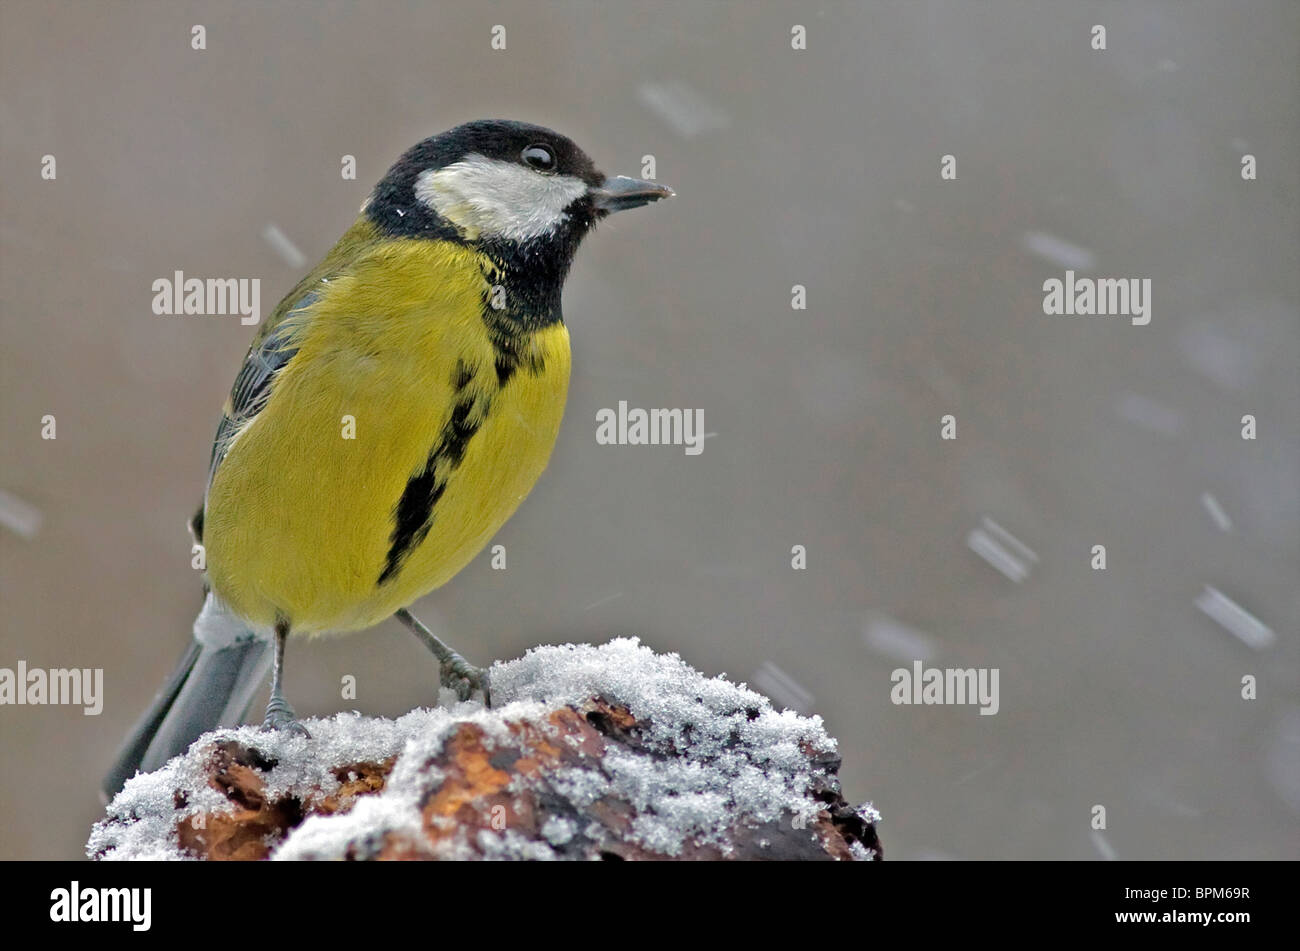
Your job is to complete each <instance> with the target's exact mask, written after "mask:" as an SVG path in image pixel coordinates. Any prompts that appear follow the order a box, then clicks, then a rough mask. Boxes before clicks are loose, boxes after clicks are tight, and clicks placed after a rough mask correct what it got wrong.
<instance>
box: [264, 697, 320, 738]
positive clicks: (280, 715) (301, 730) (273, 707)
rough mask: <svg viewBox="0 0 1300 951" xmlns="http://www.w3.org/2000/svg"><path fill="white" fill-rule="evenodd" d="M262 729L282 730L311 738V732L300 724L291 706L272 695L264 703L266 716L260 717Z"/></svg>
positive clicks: (269, 730)
mask: <svg viewBox="0 0 1300 951" xmlns="http://www.w3.org/2000/svg"><path fill="white" fill-rule="evenodd" d="M262 729H263V730H264V731H266V732H268V733H269V732H272V731H278V730H283V731H285V732H287V733H292V734H293V735H294V736H301V737H305V738H306V739H311V733H310V732H309V731H308V729H307V728H306V727H305V726H303V725H302V721H301V720H299V719H298V717H297V715H296V714H295V713H294V712H293V707H291V706H289V704H287V703H285V701H284V700H283V699H281V698H279V697H272V698H271V702H270V703H268V704H267V705H266V716H265V717H263V718H262Z"/></svg>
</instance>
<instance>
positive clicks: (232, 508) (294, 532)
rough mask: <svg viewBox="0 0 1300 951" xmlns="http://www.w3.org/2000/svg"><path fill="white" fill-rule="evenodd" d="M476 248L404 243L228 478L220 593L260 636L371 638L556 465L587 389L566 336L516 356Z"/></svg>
mask: <svg viewBox="0 0 1300 951" xmlns="http://www.w3.org/2000/svg"><path fill="white" fill-rule="evenodd" d="M484 265H485V262H484V261H483V260H482V259H481V258H480V257H479V256H478V255H477V254H475V253H474V252H473V251H471V250H468V249H465V248H461V247H457V246H454V245H450V244H446V243H441V242H431V241H395V242H388V243H385V244H382V245H379V246H377V247H375V248H374V249H372V250H370V251H368V252H366V254H365V256H364V257H362V258H361V259H360V260H358V261H357V262H356V264H355V266H354V267H352V268H350V269H349V271H348V273H347V274H346V275H345V276H343V277H340V278H337V279H333V280H331V282H330V284H329V285H328V286H327V287H326V288H325V289H324V291H323V293H322V294H321V296H320V298H319V299H318V300H317V301H316V302H315V303H313V304H312V305H311V307H310V308H308V309H307V310H306V311H305V312H304V313H302V314H301V315H297V314H295V315H292V316H291V317H290V318H289V320H300V321H301V322H302V326H301V329H300V332H298V333H297V335H296V340H295V343H296V345H297V347H298V352H297V354H296V355H295V356H294V357H293V358H292V359H291V360H290V361H289V363H288V364H287V365H286V366H285V367H284V369H283V370H282V371H281V372H280V374H279V376H278V377H277V378H276V380H275V382H274V384H273V386H272V389H271V395H270V398H269V400H268V402H267V404H266V406H265V407H264V408H263V409H262V411H261V412H260V413H259V414H258V415H257V416H256V417H254V419H253V421H252V422H251V423H250V424H249V425H248V426H247V427H246V428H245V429H244V430H243V431H242V432H241V433H240V434H239V435H238V436H237V437H236V439H235V440H234V442H233V443H232V444H231V445H230V448H229V450H228V452H227V454H226V457H225V459H224V460H223V461H222V463H221V465H220V467H219V468H218V469H217V471H216V473H215V475H214V476H213V479H212V483H211V485H210V487H209V491H208V497H207V507H206V512H205V522H204V544H205V545H206V547H207V564H208V578H209V583H210V584H211V585H212V587H213V590H214V591H215V592H216V593H217V594H218V595H219V596H220V597H221V598H222V599H223V600H225V601H226V603H227V604H228V605H229V606H230V607H231V608H233V609H234V610H235V611H236V612H237V613H238V614H240V615H241V616H242V617H244V618H245V619H246V620H248V621H249V622H250V623H252V624H254V625H255V626H258V627H262V628H269V627H270V626H272V625H273V624H274V623H276V621H277V619H278V618H285V619H287V620H288V621H289V623H290V625H291V630H292V631H294V632H296V633H316V632H322V631H350V630H359V629H361V628H365V627H369V626H371V625H373V624H376V623H378V622H379V621H381V620H383V619H384V618H386V617H388V616H389V615H391V614H392V613H393V612H394V611H396V610H397V609H398V608H401V607H405V606H406V605H409V604H410V603H411V602H412V601H414V600H416V599H417V598H419V597H420V596H421V595H424V594H426V593H427V592H429V591H430V590H432V589H434V588H436V587H438V586H439V585H441V584H443V583H444V582H446V581H447V580H448V579H450V578H451V577H452V576H453V575H455V574H456V573H457V572H458V571H460V569H461V568H463V567H464V566H465V565H466V564H467V563H468V562H469V561H470V560H471V559H472V558H473V557H474V556H475V555H477V554H478V553H479V551H480V550H482V548H483V546H484V545H486V544H487V542H488V540H489V539H491V537H492V536H493V534H494V533H495V532H496V531H497V529H499V528H500V527H501V525H502V524H503V523H504V522H505V520H506V519H507V518H509V517H510V515H511V514H512V513H513V512H514V511H515V509H516V508H517V507H518V505H519V503H520V502H521V501H522V500H523V498H524V496H526V495H527V494H528V492H529V490H531V489H532V487H533V484H534V483H535V482H536V480H537V477H538V476H539V475H540V474H541V472H542V470H543V469H545V468H546V463H547V461H548V460H549V458H550V454H551V449H552V447H553V446H554V444H555V438H556V435H557V433H558V431H559V426H560V418H561V416H562V415H563V412H564V403H565V397H566V394H567V390H568V381H569V359H570V358H569V337H568V331H567V330H566V329H565V327H564V325H563V324H561V323H554V324H551V325H548V326H546V327H544V328H542V329H540V330H537V331H535V332H532V333H530V334H527V335H521V336H520V337H518V338H516V339H514V340H511V341H507V342H506V345H507V348H508V351H509V354H508V355H510V356H512V358H516V362H515V365H514V366H513V369H512V372H508V373H503V372H501V370H500V369H499V366H500V364H501V362H502V343H501V341H498V342H497V343H496V344H494V342H493V340H492V338H491V336H490V335H489V333H488V330H487V326H486V324H485V323H484V321H483V316H482V315H483V306H484V301H485V300H487V299H488V297H489V296H490V293H491V288H490V287H489V285H488V283H487V281H486V279H485V277H484Z"/></svg>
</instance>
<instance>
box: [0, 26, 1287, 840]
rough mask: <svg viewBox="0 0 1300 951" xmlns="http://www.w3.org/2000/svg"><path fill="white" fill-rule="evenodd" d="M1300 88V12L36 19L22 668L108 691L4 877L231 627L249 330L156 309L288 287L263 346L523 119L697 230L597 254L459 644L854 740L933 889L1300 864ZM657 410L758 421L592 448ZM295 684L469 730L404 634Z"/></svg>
mask: <svg viewBox="0 0 1300 951" xmlns="http://www.w3.org/2000/svg"><path fill="white" fill-rule="evenodd" d="M195 24H201V25H203V26H204V27H205V30H206V49H205V50H202V51H197V50H194V49H192V48H191V28H192V26H194V25H195ZM498 24H499V25H502V26H504V27H505V28H506V49H505V50H493V49H492V47H491V38H492V33H491V31H492V28H493V26H494V25H498ZM795 24H800V25H803V26H805V27H806V31H807V49H806V50H798V51H796V50H793V49H792V48H791V29H792V27H793V26H794V25H795ZM1094 24H1102V25H1104V26H1105V27H1106V46H1107V48H1106V49H1105V50H1104V51H1095V50H1093V49H1092V48H1091V39H1092V34H1091V28H1092V26H1093V25H1094ZM1298 51H1300V7H1297V5H1296V4H1294V3H1293V2H1289V0H1278V2H1267V0H1255V2H1251V3H1249V4H1245V5H1241V4H1232V3H1228V2H1215V3H1198V2H1172V0H1170V2H1146V0H1144V2H1134V3H1123V4H1120V3H1100V4H1096V3H1076V2H1058V3H1041V2H1032V3H1031V2H1008V0H996V2H985V3H961V2H949V3H940V2H915V0H907V2H902V0H900V2H893V3H878V2H859V3H813V4H809V3H789V4H779V3H774V2H769V0H760V2H708V3H690V4H687V3H654V4H649V3H647V4H640V5H630V4H618V5H613V4H608V3H595V2H592V3H579V2H548V3H527V2H495V3H492V4H486V5H484V4H457V5H455V6H453V5H451V4H441V3H426V2H418V3H417V2H411V3H393V2H368V3H323V2H319V3H317V2H311V3H307V2H302V3H293V2H276V3H265V4H255V3H215V2H208V3H176V2H138V3H103V4H86V3H79V2H67V0H55V2H51V0H43V2H30V0H5V3H4V4H3V6H0V169H2V171H3V174H2V175H0V211H2V219H0V220H2V222H3V224H2V228H3V231H2V232H0V308H2V310H0V321H2V322H3V349H2V351H0V461H2V463H3V467H2V469H0V490H3V495H0V560H2V565H0V569H2V570H0V596H2V597H3V613H2V618H3V620H0V625H3V630H2V632H0V634H2V639H0V646H2V647H3V650H2V651H0V666H3V667H9V668H11V669H12V668H15V667H16V666H17V664H18V662H19V661H20V660H22V661H25V662H26V663H27V665H28V666H29V667H45V668H49V667H72V666H76V667H90V668H95V667H100V668H103V669H104V690H105V700H104V708H103V713H102V714H101V715H100V716H97V717H89V716H84V715H83V714H82V712H81V709H80V708H78V707H55V706H51V707H32V706H22V707H11V706H6V707H4V708H0V729H2V735H0V763H2V764H3V767H2V768H0V857H3V858H8V859H14V858H71V857H77V856H80V855H81V854H82V845H83V843H84V841H85V839H86V835H87V832H88V829H89V826H90V824H91V822H92V821H94V819H95V818H96V817H97V816H98V815H99V813H100V806H99V804H98V801H97V796H96V789H97V786H98V782H99V778H100V776H101V774H102V772H103V770H104V768H105V767H106V766H107V765H108V763H109V762H110V759H111V757H112V755H113V753H114V750H115V748H116V747H117V745H118V743H119V741H120V740H121V739H122V737H123V735H124V733H125V732H126V730H127V729H128V727H129V726H130V725H131V724H132V722H133V721H134V720H135V718H136V717H137V716H138V715H139V713H140V712H141V710H142V709H143V707H144V706H145V704H146V703H147V701H148V699H149V697H151V696H152V694H153V692H154V690H155V689H156V688H157V687H158V685H159V684H160V682H161V680H162V678H163V677H164V676H165V675H166V674H167V673H168V672H169V671H170V670H171V667H172V665H173V663H174V662H175V661H176V659H177V657H178V656H179V654H180V651H181V649H182V645H183V644H184V643H185V641H186V639H187V638H188V637H189V629H190V624H191V622H192V620H193V617H194V613H195V611H196V610H197V608H198V606H199V603H200V580H199V577H198V576H197V574H196V572H195V571H194V570H192V569H191V568H190V557H191V556H190V539H189V536H188V534H187V532H186V529H185V523H186V520H187V519H188V517H189V516H190V514H191V513H192V512H193V510H194V509H195V507H196V506H197V504H198V503H199V501H200V498H201V493H202V490H203V485H204V481H205V477H206V470H207V463H208V454H209V447H210V444H211V439H212V436H213V433H214V431H215V426H216V422H217V419H218V413H219V410H220V407H221V404H222V402H223V401H224V399H225V397H226V395H227V392H228V390H229V387H230V385H231V382H232V381H233V378H234V374H235V371H236V370H237V368H238V366H239V365H240V362H241V361H242V359H243V357H244V354H245V351H246V349H247V347H248V344H249V341H250V340H251V338H252V334H253V328H251V327H247V326H243V325H241V324H240V322H239V319H238V317H160V316H155V315H154V314H153V312H152V310H151V302H152V299H153V291H152V290H151V284H152V282H153V281H154V280H155V279H158V278H163V277H167V278H170V277H171V276H172V274H173V272H174V271H176V270H182V271H184V272H185V274H186V275H187V276H199V277H205V278H206V277H246V278H253V277H256V278H260V279H261V281H262V310H263V313H264V314H269V313H270V311H271V310H272V308H273V307H274V305H275V302H276V301H277V300H278V299H279V297H280V296H281V295H282V294H284V293H285V292H286V291H288V290H289V289H290V288H291V287H292V286H293V284H294V283H295V282H296V281H297V280H298V278H299V277H300V276H301V275H302V274H303V273H305V271H306V270H307V269H308V268H309V267H310V266H311V264H312V263H314V262H315V261H316V260H317V259H319V257H320V256H321V255H322V254H323V253H324V252H325V251H326V250H327V249H328V248H329V247H330V245H331V244H332V243H333V242H334V240H335V239H336V238H337V237H338V236H339V235H340V234H341V233H342V232H343V230H344V229H345V228H346V227H347V225H348V224H349V223H350V222H351V221H352V219H353V218H354V216H355V214H356V210H357V208H358V206H359V205H360V204H361V202H362V200H363V199H364V198H365V196H366V194H367V192H368V191H369V189H370V188H371V187H372V186H373V184H374V182H375V181H377V180H378V179H379V178H380V176H382V174H383V173H384V171H385V170H386V169H387V167H388V165H389V164H390V163H391V162H392V161H393V160H394V159H395V158H396V157H397V156H398V155H399V154H400V153H401V152H402V151H403V150H405V149H406V148H407V147H408V146H410V145H412V144H414V143H415V142H416V141H418V140H419V139H421V138H423V137H425V136H427V135H430V134H433V133H435V132H438V131H441V130H443V129H445V128H448V127H450V126H452V125H454V124H456V123H459V122H461V121H464V120H467V119H471V118H479V117H506V118H518V119H525V120H529V121H532V122H537V123H541V124H544V125H548V126H551V127H553V128H555V129H557V130H559V131H561V132H563V133H565V134H567V135H569V136H571V137H572V138H574V139H575V140H576V141H577V142H578V143H579V144H581V145H582V146H583V147H584V148H585V149H586V150H587V151H588V152H589V154H591V155H592V156H593V157H594V158H595V160H596V161H597V163H598V164H599V165H600V166H601V167H602V168H603V169H604V170H605V171H607V172H609V173H623V174H630V175H640V174H641V171H642V161H643V157H644V156H647V155H652V156H654V159H655V162H656V165H657V169H656V172H657V176H658V178H659V179H660V180H662V181H664V182H666V183H668V184H671V185H672V186H673V187H674V188H675V189H676V190H677V192H678V196H679V197H678V198H677V199H676V200H674V201H672V202H669V203H666V204H660V205H657V206H655V207H653V208H649V209H646V210H644V211H640V212H636V213H635V214H631V215H627V216H619V218H618V219H616V220H613V221H610V222H609V223H608V224H607V225H603V226H602V227H601V229H600V231H599V233H598V234H597V235H595V236H594V237H592V238H591V239H589V240H588V242H587V243H586V244H585V245H584V247H583V248H582V251H581V253H580V254H579V257H578V260H577V263H576V265H575V267H574V270H573V273H572V276H571V278H570V280H569V283H568V286H567V289H566V292H565V314H566V319H567V322H568V324H569V327H570V330H571V333H572V337H573V351H574V362H573V367H574V368H573V379H572V388H571V392H570V402H569V406H568V410H567V415H566V417H565V424H564V429H563V432H562V433H561V436H560V440H559V444H558V446H557V447H556V450H555V454H554V456H553V459H552V462H551V465H550V468H549V469H548V471H547V472H546V474H545V475H544V476H543V478H542V480H541V482H540V483H539V485H538V486H537V488H536V489H535V491H534V492H533V494H532V495H531V496H530V497H529V499H528V500H527V502H526V503H525V504H524V505H523V506H522V508H521V509H520V511H519V513H518V514H517V515H516V516H515V517H514V518H513V519H512V520H511V521H510V522H509V523H508V524H507V525H506V526H505V528H504V529H503V530H502V532H501V533H500V536H499V537H498V538H497V539H496V542H497V543H500V544H503V545H504V546H505V547H506V550H507V553H508V568H507V570H505V571H494V570H492V568H491V565H490V557H489V555H488V553H487V552H485V553H484V554H483V555H481V556H480V557H479V558H478V559H477V560H476V561H475V562H474V563H473V564H472V565H471V566H470V567H469V568H467V569H466V570H465V571H464V572H463V573H462V574H461V575H460V576H458V577H457V578H456V579H454V580H453V581H452V582H451V583H450V584H448V585H447V586H446V587H445V588H444V589H442V590H440V591H437V592H435V593H434V594H433V595H431V596H430V597H428V598H426V599H424V601H422V602H420V603H419V604H417V605H416V608H415V613H416V614H417V615H418V616H420V617H421V618H423V619H424V620H425V621H426V622H427V623H429V624H430V626H432V627H433V628H434V629H435V630H436V631H438V632H439V633H441V634H442V635H444V636H445V637H446V638H448V639H449V640H450V641H451V642H452V643H453V644H455V645H456V646H458V647H459V648H460V649H461V650H462V651H463V652H464V653H466V654H467V655H468V656H469V658H470V659H471V660H473V661H476V662H479V663H485V662H488V661H490V660H492V659H493V658H510V657H515V656H518V655H519V654H521V653H522V652H523V651H525V650H526V649H527V648H528V647H530V646H532V645H535V644H538V643H554V642H564V641H570V640H577V641H590V642H603V641H605V640H607V639H608V638H610V637H611V636H615V635H636V636H638V637H640V638H641V639H642V640H643V641H644V642H645V643H647V644H649V645H651V646H652V647H654V648H655V649H657V650H665V651H667V650H671V651H677V652H680V653H681V654H682V656H683V657H684V658H685V659H686V660H687V661H688V662H690V663H691V664H693V665H694V666H696V667H698V668H700V669H701V670H703V671H705V672H706V673H708V674H710V675H712V674H718V673H723V672H725V673H726V674H727V675H729V676H730V677H732V678H733V679H736V680H744V681H748V682H749V683H750V684H751V685H752V686H754V687H755V688H756V689H759V690H762V691H765V692H767V693H768V694H769V695H771V696H772V697H773V698H774V700H776V701H777V703H778V704H779V705H788V706H792V707H796V708H798V709H801V710H803V711H805V712H809V713H817V714H819V715H821V716H822V717H824V718H825V721H826V724H827V727H828V729H829V730H830V731H831V733H832V734H833V735H835V736H837V737H839V739H840V744H841V753H842V754H843V757H844V766H843V769H842V774H841V775H842V779H843V783H844V786H845V792H846V794H847V796H848V797H849V798H850V799H851V800H855V801H864V800H871V801H873V802H874V803H875V805H876V806H877V807H878V808H879V809H880V810H881V812H882V813H883V815H884V821H883V823H882V825H881V826H880V834H881V837H882V840H883V842H884V844H885V849H886V856H887V857H889V858H895V859H917V858H1008V859H1009V858H1032V859H1049V858H1068V859H1104V858H1112V857H1119V858H1132V859H1156V858H1257V859H1278V858H1295V857H1296V855H1297V853H1298V852H1300V849H1298V848H1297V843H1300V665H1298V660H1300V656H1298V653H1300V652H1298V649H1297V641H1296V633H1297V628H1298V626H1300V624H1298V622H1300V598H1298V597H1297V580H1298V579H1300V573H1298V571H1300V412H1297V408H1298V407H1300V376H1298V374H1297V366H1300V313H1298V307H1300V290H1298V280H1297V267H1296V260H1297V250H1298V248H1300V216H1298V214H1297V205H1296V198H1297V191H1298V181H1297V179H1298V176H1300V169H1298V165H1297V162H1296V156H1297V154H1300V132H1298V130H1300V121H1298V119H1300V117H1298V115H1297V86H1296V77H1297V64H1298V59H1300V52H1298ZM945 154H951V155H953V156H954V157H955V159H956V173H957V176H956V179H955V180H953V181H944V180H941V178H940V174H939V173H940V160H941V156H943V155H945ZM1246 154H1250V155H1254V156H1255V157H1256V161H1257V166H1258V178H1257V180H1254V181H1243V179H1242V176H1241V162H1242V156H1243V155H1246ZM45 155H53V156H55V158H56V162H57V166H56V169H57V178H56V179H55V180H52V181H49V180H43V179H42V177H41V167H42V166H41V163H42V157H43V156H45ZM344 155H354V156H355V157H356V162H357V178H356V180H355V181H348V180H344V179H343V178H342V177H341V175H340V168H341V164H340V163H341V159H342V157H343V156H344ZM1066 269H1072V270H1074V271H1076V273H1078V274H1079V275H1080V276H1085V275H1091V276H1099V277H1113V278H1130V277H1136V278H1149V279H1150V280H1151V282H1152V298H1153V300H1152V312H1151V314H1152V316H1151V322H1150V324H1149V325H1148V326H1145V327H1137V326H1133V325H1132V324H1131V323H1130V321H1129V319H1128V318H1126V317H1112V318H1106V319H1100V318H1083V317H1060V316H1046V315H1045V314H1044V313H1043V307H1042V298H1043V290H1042V285H1043V282H1044V281H1045V280H1048V279H1050V278H1053V277H1055V278H1063V277H1064V272H1065V270H1066ZM796 284H798V285H802V286H804V287H805V288H806V294H807V308H806V309H805V310H793V309H792V307H791V296H792V292H791V288H792V286H793V285H796ZM620 400H626V401H627V402H628V404H629V405H630V406H633V407H686V408H695V407H698V408H702V409H703V411H704V422H705V429H706V431H707V432H708V433H710V434H713V435H710V437H709V438H708V439H707V441H706V442H705V444H704V451H703V453H702V454H701V455H698V456H688V455H686V454H685V453H684V452H683V451H682V449H681V448H680V447H667V446H599V445H597V443H596V439H595V431H596V412H597V411H598V410H599V409H601V408H602V407H617V406H618V403H619V401H620ZM47 414H48V415H53V416H54V417H55V418H56V420H57V439H55V440H44V439H42V438H41V419H42V417H43V416H45V415H47ZM947 414H951V415H953V416H954V417H955V420H956V427H957V430H956V432H957V438H956V439H955V440H950V441H945V440H941V439H940V429H941V423H940V420H941V418H942V417H943V416H945V415H947ZM1247 414H1250V415H1253V416H1254V417H1255V418H1256V420H1257V423H1256V425H1257V433H1258V438H1256V439H1255V440H1253V441H1248V440H1244V439H1243V438H1242V435H1241V430H1242V422H1241V419H1242V417H1243V416H1244V415H1247ZM1099 544H1100V545H1105V546H1106V551H1107V567H1106V570H1104V571H1101V570H1094V569H1093V567H1092V559H1093V555H1092V548H1093V546H1094V545H1099ZM796 545H802V546H805V548H806V552H807V567H806V569H805V570H794V569H793V568H792V566H791V562H792V549H793V548H794V546H796ZM289 656H290V661H289V666H288V681H287V686H288V691H289V696H290V697H291V698H292V699H293V701H294V703H295V704H296V706H297V708H298V710H299V712H300V713H301V714H304V715H328V714H331V713H333V712H335V711H337V710H339V709H343V708H356V709H359V710H361V711H363V712H365V713H370V714H379V715H387V716H393V715H397V714H400V713H403V712H405V711H406V710H408V709H410V708H411V707H412V706H415V705H420V704H427V703H430V702H433V700H434V699H435V698H436V692H435V688H434V683H435V678H436V676H437V675H436V667H435V665H434V664H433V662H432V660H431V659H430V658H429V657H428V656H427V655H426V654H425V652H424V650H423V648H422V647H421V646H420V645H419V644H418V643H417V642H416V641H415V640H414V639H413V638H412V637H410V635H409V634H407V633H406V632H405V631H403V630H401V629H400V628H399V627H398V625H397V624H396V622H389V623H386V624H384V625H381V626H380V627H378V628H376V629H374V630H372V631H369V632H365V633H362V634H358V635H355V636H353V637H349V638H345V639H333V640H331V639H323V640H318V641H314V642H311V643H307V644H299V643H296V644H294V645H293V646H292V648H291V649H290V654H289ZM913 660H922V661H923V662H924V663H925V664H926V665H927V666H937V667H990V668H997V669H998V670H999V671H1000V684H999V686H1000V709H999V712H998V714H997V715H996V716H980V715H979V714H978V710H977V708H976V707H973V706H964V707H963V706H920V707H918V706H902V705H895V704H893V703H892V702H891V701H890V689H891V686H892V684H891V679H890V677H891V672H892V671H893V670H895V669H896V668H900V667H904V668H908V669H910V668H911V664H912V661H913ZM346 674H352V675H354V676H356V677H357V679H358V697H357V699H356V700H355V701H343V700H341V699H340V696H339V686H338V685H339V683H340V678H341V677H342V676H344V675H346ZM1248 676H1253V677H1255V678H1257V684H1258V687H1257V689H1258V699H1254V700H1245V699H1243V698H1242V689H1243V688H1242V678H1243V677H1248ZM1097 804H1100V805H1103V806H1105V808H1106V819H1107V823H1106V826H1107V827H1106V829H1105V830H1104V831H1098V830H1094V829H1093V828H1092V826H1091V823H1090V820H1091V818H1092V812H1091V810H1092V807H1093V806H1094V805H1097Z"/></svg>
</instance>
